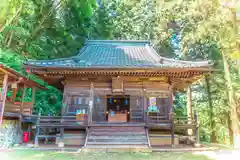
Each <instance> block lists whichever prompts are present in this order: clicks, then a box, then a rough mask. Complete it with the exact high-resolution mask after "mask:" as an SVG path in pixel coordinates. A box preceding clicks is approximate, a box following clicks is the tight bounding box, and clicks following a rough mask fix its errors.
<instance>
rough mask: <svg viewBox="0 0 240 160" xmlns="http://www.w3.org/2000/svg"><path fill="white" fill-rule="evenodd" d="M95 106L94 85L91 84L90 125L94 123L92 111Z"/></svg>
mask: <svg viewBox="0 0 240 160" xmlns="http://www.w3.org/2000/svg"><path fill="white" fill-rule="evenodd" d="M93 105H94V86H93V83H92V82H91V86H90V102H89V117H88V124H90V123H92V109H93Z"/></svg>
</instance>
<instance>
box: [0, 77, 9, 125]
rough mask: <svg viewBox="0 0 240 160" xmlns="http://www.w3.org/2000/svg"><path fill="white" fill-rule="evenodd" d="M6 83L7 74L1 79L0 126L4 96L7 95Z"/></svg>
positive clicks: (0, 123)
mask: <svg viewBox="0 0 240 160" xmlns="http://www.w3.org/2000/svg"><path fill="white" fill-rule="evenodd" d="M7 83H8V74H5V75H4V79H3V86H2V92H1V97H0V126H1V125H2V119H3V114H4V108H5V101H6V94H7V87H8V84H7Z"/></svg>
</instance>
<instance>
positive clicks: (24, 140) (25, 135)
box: [23, 132, 30, 143]
mask: <svg viewBox="0 0 240 160" xmlns="http://www.w3.org/2000/svg"><path fill="white" fill-rule="evenodd" d="M29 135H30V133H29V132H23V142H25V143H26V142H28V141H29Z"/></svg>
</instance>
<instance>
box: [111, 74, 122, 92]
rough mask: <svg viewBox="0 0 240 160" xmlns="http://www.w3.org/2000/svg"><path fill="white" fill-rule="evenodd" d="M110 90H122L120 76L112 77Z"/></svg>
mask: <svg viewBox="0 0 240 160" xmlns="http://www.w3.org/2000/svg"><path fill="white" fill-rule="evenodd" d="M112 92H124V90H123V80H122V79H121V78H120V77H112Z"/></svg>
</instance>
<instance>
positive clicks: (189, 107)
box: [187, 86, 193, 136]
mask: <svg viewBox="0 0 240 160" xmlns="http://www.w3.org/2000/svg"><path fill="white" fill-rule="evenodd" d="M192 115H193V111H192V89H191V86H189V87H188V88H187V119H188V124H191V123H192V120H193V116H192ZM192 134H193V131H192V129H188V135H189V136H191V135H192Z"/></svg>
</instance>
